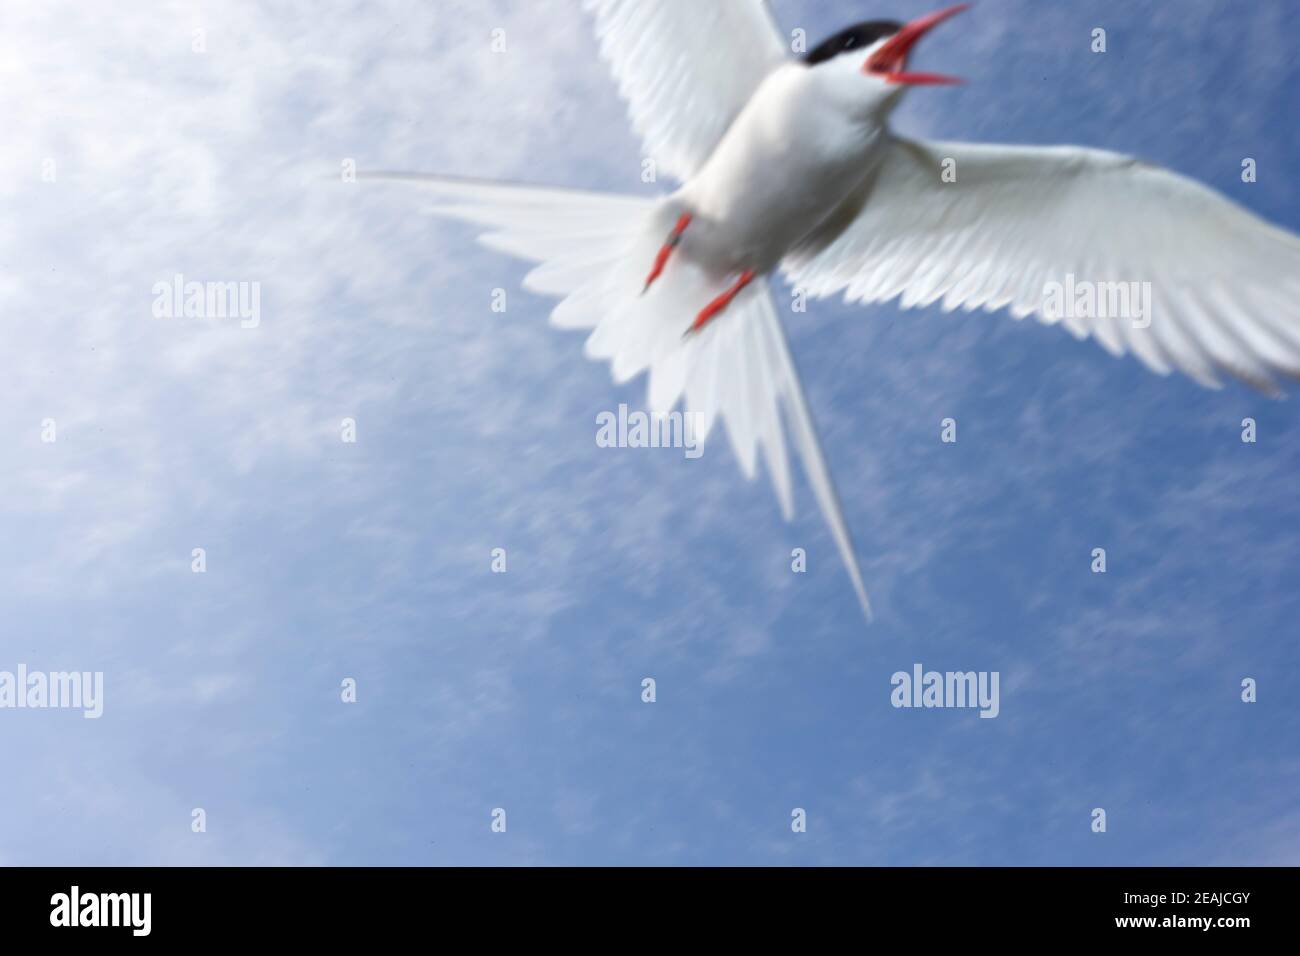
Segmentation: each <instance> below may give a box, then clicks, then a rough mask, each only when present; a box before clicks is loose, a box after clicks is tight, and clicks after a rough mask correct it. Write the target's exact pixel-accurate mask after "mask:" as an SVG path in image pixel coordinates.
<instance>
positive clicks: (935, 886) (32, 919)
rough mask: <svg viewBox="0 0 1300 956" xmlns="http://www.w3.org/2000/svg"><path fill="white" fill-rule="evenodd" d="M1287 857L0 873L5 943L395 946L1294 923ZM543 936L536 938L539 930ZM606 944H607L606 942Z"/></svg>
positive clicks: (1255, 928) (1139, 932) (1186, 934)
mask: <svg viewBox="0 0 1300 956" xmlns="http://www.w3.org/2000/svg"><path fill="white" fill-rule="evenodd" d="M1296 872H1297V871H1296V870H1295V869H1283V868H1279V869H1228V868H1191V869H982V870H981V869H789V870H769V869H723V868H718V869H678V870H667V869H660V870H639V869H616V870H595V869H563V870H561V869H551V870H529V869H504V870H488V869H161V868H157V869H90V868H87V869H76V868H49V869H16V868H13V869H6V870H0V889H2V892H0V919H2V920H3V925H4V927H5V933H6V937H7V939H9V940H14V941H16V940H20V939H31V938H33V937H38V938H40V939H41V940H43V941H49V942H56V941H58V939H59V937H64V938H65V939H70V938H72V937H75V941H76V942H77V943H78V944H90V945H95V944H97V943H99V942H101V941H102V942H108V941H109V940H110V939H117V940H119V941H127V940H130V941H132V942H134V941H135V940H161V941H165V942H173V943H174V942H191V941H193V942H203V943H213V942H242V941H246V940H254V939H256V940H259V941H261V940H268V939H271V940H274V939H278V938H286V939H293V940H295V941H297V942H302V941H316V940H319V941H320V942H323V943H335V944H337V943H339V942H341V941H348V940H356V941H358V942H376V941H383V940H386V939H390V938H391V939H392V940H393V941H394V942H398V941H401V940H402V939H403V938H406V937H409V935H410V934H411V933H412V932H413V931H418V930H420V929H427V928H438V929H441V930H442V931H444V932H445V931H451V930H455V929H465V928H473V929H474V930H475V931H476V932H485V933H489V934H490V935H491V936H492V937H493V938H497V937H499V936H501V935H503V934H504V935H507V936H508V935H510V934H512V933H514V932H517V931H529V932H534V933H540V932H541V931H542V929H543V928H548V929H547V930H546V932H547V933H550V932H556V933H558V932H561V929H562V931H563V934H564V935H566V936H573V935H577V936H582V935H587V934H590V935H594V934H595V933H596V932H597V927H600V928H601V929H600V932H601V933H607V932H608V931H609V930H610V929H613V930H622V931H625V932H626V933H627V934H629V938H631V937H635V936H636V935H637V934H639V933H648V934H650V935H652V936H656V937H659V938H663V939H668V938H669V937H667V936H664V935H663V934H665V933H672V934H673V938H680V937H678V936H677V934H678V932H679V931H680V932H683V933H685V932H689V933H691V934H692V935H694V934H697V933H704V932H705V931H709V934H710V935H712V933H715V932H725V933H726V934H727V935H729V936H731V935H734V936H738V937H745V936H747V935H753V936H754V937H756V938H758V939H763V938H765V937H767V936H769V935H770V934H772V933H782V934H786V933H788V934H793V935H794V936H795V937H796V938H799V937H800V936H801V935H804V934H806V935H807V937H808V938H812V937H816V936H821V935H822V934H827V933H829V934H832V935H833V934H838V933H842V932H850V933H852V934H853V935H854V936H855V937H857V938H865V939H873V938H878V934H879V933H882V932H887V931H900V930H906V931H907V932H908V933H915V934H919V935H918V936H917V940H918V941H924V943H926V944H929V943H932V942H934V941H937V940H946V939H954V940H956V939H965V940H967V941H968V942H972V943H974V942H976V941H978V940H980V939H984V940H988V939H999V940H1007V939H1010V940H1016V939H1024V940H1042V939H1051V940H1054V939H1061V940H1075V939H1095V938H1098V937H1105V938H1107V939H1114V940H1122V939H1124V938H1125V937H1129V938H1131V939H1132V940H1134V941H1137V942H1142V943H1151V942H1154V941H1159V942H1172V943H1175V944H1181V943H1183V942H1185V941H1189V940H1192V939H1205V940H1213V941H1214V942H1215V943H1216V944H1219V945H1226V946H1232V945H1234V943H1236V942H1240V941H1246V940H1259V939H1262V938H1272V937H1274V936H1279V935H1282V934H1285V935H1291V933H1290V932H1288V930H1289V929H1290V930H1293V929H1294V919H1295V915H1294V898H1295V888H1296V879H1295V878H1296ZM537 938H538V939H539V940H540V939H541V938H542V937H537ZM608 941H610V942H612V939H610V940H608Z"/></svg>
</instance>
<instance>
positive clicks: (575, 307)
mask: <svg viewBox="0 0 1300 956" xmlns="http://www.w3.org/2000/svg"><path fill="white" fill-rule="evenodd" d="M585 5H586V6H587V7H588V9H589V10H590V11H591V13H592V14H594V18H595V28H596V35H597V38H598V40H599V44H600V50H601V53H602V55H603V56H604V58H605V59H606V60H607V61H608V62H609V64H610V66H611V68H612V70H613V73H614V78H615V80H616V81H617V83H618V88H619V90H620V92H621V93H622V95H623V97H624V98H625V99H626V100H627V102H628V106H629V110H630V113H631V118H632V124H633V126H634V127H635V129H636V131H637V132H638V133H639V134H640V136H641V137H642V139H643V141H644V144H645V148H646V152H647V154H648V156H649V157H650V158H652V159H653V160H654V161H655V163H656V164H657V168H658V170H660V171H661V172H664V173H667V174H668V175H670V176H671V177H673V178H674V179H675V180H677V181H679V182H680V183H681V186H680V188H678V189H677V191H676V192H673V193H671V194H670V195H666V196H662V197H660V198H639V197H634V196H619V195H609V194H604V193H596V192H584V191H576V190H569V189H556V188H546V187H536V186H521V185H513V184H504V183H491V182H483V181H476V180H467V179H458V178H452V177H443V176H433V175H423V174H412V173H375V174H371V177H372V178H389V179H402V180H406V181H410V182H414V183H417V184H418V185H419V186H421V187H423V188H424V189H427V190H430V191H431V199H432V203H431V207H432V208H431V211H432V212H434V213H436V214H439V215H444V216H448V217H453V218H457V219H461V220H466V221H469V222H471V223H475V224H478V225H480V226H484V227H487V229H488V232H487V233H486V234H485V235H483V236H482V237H481V241H482V242H483V243H484V244H485V245H487V246H489V247H491V248H493V249H497V250H500V251H502V252H505V253H508V254H511V255H514V256H518V257H520V258H522V259H525V260H530V261H532V262H535V263H538V265H537V267H536V268H534V269H533V270H532V271H531V272H530V273H529V274H528V276H527V277H526V279H525V281H524V285H525V287H526V288H528V289H530V290H532V291H535V292H538V293H542V294H545V295H550V296H555V297H557V298H560V299H561V300H562V301H561V302H560V303H559V305H558V306H556V308H555V310H554V311H553V312H552V313H551V320H552V323H553V324H554V325H556V326H558V327H559V328H562V329H584V330H588V331H589V336H588V338H587V340H586V354H587V356H588V357H590V358H592V359H598V360H603V361H607V362H609V363H610V365H611V367H612V372H613V376H614V379H615V381H616V382H626V381H628V380H630V379H631V378H633V377H634V376H636V375H638V374H640V373H641V372H647V373H648V385H649V405H650V409H651V410H652V411H662V412H668V411H670V410H672V409H674V408H675V407H676V406H678V404H679V403H681V404H683V405H684V407H685V409H686V410H687V411H688V412H689V413H692V414H693V416H694V421H696V422H698V423H699V427H698V428H697V433H698V438H699V440H700V441H703V440H704V438H705V436H707V435H708V433H709V431H710V430H711V428H712V427H713V426H714V425H716V424H717V423H718V422H719V421H720V420H725V421H726V425H727V432H728V434H729V435H730V439H731V444H732V447H733V448H734V450H735V454H736V457H737V459H738V460H739V462H740V467H741V469H742V471H743V472H744V474H745V476H746V477H747V478H749V479H752V478H753V477H754V474H755V472H756V469H757V464H758V459H759V457H760V456H761V458H762V460H763V462H764V465H765V467H766V470H767V472H768V473H769V475H770V477H771V480H772V482H773V484H774V486H775V488H776V493H777V496H778V498H779V499H780V503H781V509H782V512H783V514H784V515H785V518H786V520H789V519H790V516H791V513H792V501H791V497H792V493H791V476H790V463H789V459H788V454H787V448H786V435H787V433H788V436H789V439H790V442H791V444H792V445H793V447H794V450H795V452H796V453H797V455H798V457H799V458H800V459H801V461H802V464H803V469H804V471H805V473H806V475H807V478H808V482H809V485H810V486H811V488H812V491H813V494H814V495H815V497H816V499H817V502H818V504H819V506H820V507H821V510H822V512H823V514H824V515H825V518H826V521H827V522H828V524H829V525H830V530H831V534H832V535H833V537H834V539H835V543H836V546H837V547H838V550H839V553H840V556H841V557H842V558H843V561H844V564H845V566H846V568H847V570H848V574H849V577H850V578H851V579H852V581H853V587H854V590H855V591H856V593H857V596H858V600H859V602H860V603H861V605H862V609H863V611H864V613H866V614H867V616H868V618H869V617H870V605H869V603H868V601H867V592H866V588H865V587H864V585H863V582H862V575H861V572H860V571H859V568H858V562H857V557H856V554H855V552H854V547H853V543H852V541H851V539H850V537H849V532H848V528H847V527H846V525H845V522H844V517H843V515H842V513H841V508H840V503H839V500H838V497H837V495H836V491H835V487H834V484H833V483H832V481H831V477H830V474H829V472H828V470H827V466H826V461H825V458H824V457H823V455H822V451H821V448H820V446H819V443H818V440H817V435H816V432H815V430H814V427H813V423H812V420H811V417H810V415H809V412H808V407H807V403H806V401H805V399H804V395H803V392H802V388H801V386H800V384H799V378H798V375H797V373H796V371H795V367H794V363H793V362H792V360H791V357H790V351H789V348H788V346H787V344H786V340H785V336H784V333H783V331H782V328H781V324H780V322H779V321H778V319H777V312H776V309H775V308H774V306H773V302H772V297H771V294H770V292H769V291H768V280H769V278H770V277H772V276H774V275H776V274H778V273H779V274H780V275H781V276H783V277H784V278H785V280H786V281H788V282H789V283H790V284H791V285H793V287H795V288H796V289H799V290H802V291H803V292H804V293H805V294H806V295H807V296H809V297H821V296H830V295H834V294H841V293H842V294H843V297H844V299H845V301H847V302H863V303H867V302H888V301H890V300H893V299H898V300H899V304H900V305H901V306H902V307H903V308H911V307H918V306H936V307H938V308H941V309H943V310H944V311H945V312H948V311H951V310H953V309H956V308H958V307H960V308H963V309H965V310H966V311H968V312H969V311H973V310H975V309H983V310H985V311H988V312H994V311H999V310H1006V311H1008V312H1009V313H1010V314H1011V315H1012V316H1014V317H1016V318H1024V317H1025V316H1027V315H1031V314H1034V315H1037V316H1038V317H1039V318H1040V319H1041V320H1042V321H1044V322H1049V323H1053V324H1059V325H1061V326H1063V327H1065V329H1066V330H1067V331H1069V332H1070V333H1071V334H1073V335H1074V336H1075V337H1076V338H1079V339H1084V338H1088V337H1092V338H1094V339H1096V340H1097V342H1099V343H1100V344H1101V345H1102V346H1103V347H1104V348H1106V349H1107V350H1108V351H1110V352H1112V353H1113V354H1115V355H1123V354H1125V353H1128V352H1131V353H1133V354H1134V355H1135V356H1137V358H1138V359H1139V360H1141V361H1142V362H1143V363H1145V364H1146V365H1147V366H1149V367H1150V368H1151V369H1153V370H1154V371H1156V372H1159V373H1160V374H1162V375H1167V374H1169V373H1170V372H1171V371H1173V370H1175V369H1178V370H1180V371H1182V372H1184V373H1186V374H1188V375H1190V376H1192V377H1193V378H1194V379H1195V380H1197V381H1198V382H1201V383H1203V384H1205V385H1207V386H1212V387H1217V386H1218V385H1219V376H1220V374H1221V373H1222V372H1227V373H1229V374H1232V375H1234V376H1237V377H1239V378H1241V379H1243V380H1244V381H1246V382H1249V383H1250V384H1252V385H1255V386H1257V387H1259V388H1262V389H1265V390H1269V391H1275V390H1276V388H1275V385H1274V378H1273V377H1274V374H1275V373H1281V374H1283V375H1290V376H1296V375H1297V374H1298V373H1300V321H1297V311H1300V307H1298V306H1297V302H1300V239H1297V237H1296V236H1294V235H1292V234H1290V233H1288V232H1285V231H1283V230H1282V229H1279V228H1277V227H1275V226H1272V225H1270V224H1268V223H1267V222H1265V221H1263V220H1262V219H1260V218H1258V217H1256V216H1255V215H1253V214H1251V213H1250V212H1248V211H1246V210H1245V209H1243V208H1241V207H1240V206H1237V205H1235V204H1234V203H1232V202H1230V201H1229V200H1227V199H1225V198H1224V197H1223V196H1220V195H1219V194H1217V193H1215V192H1213V191H1212V190H1210V189H1209V188H1207V187H1205V186H1202V185H1200V184H1199V183H1196V182H1194V181H1192V180H1190V179H1187V178H1185V177H1183V176H1180V175H1178V174H1176V173H1173V172H1170V171H1168V170H1165V169H1161V168H1158V167H1156V166H1152V165H1150V164H1148V163H1145V162H1142V161H1140V160H1137V159H1134V158H1132V157H1130V156H1123V155H1119V154H1117V153H1111V152H1103V151H1100V150H1096V149H1087V148H1083V147H1076V146H1060V147H1050V148H1045V147H1026V146H996V145H976V144H970V143H955V142H924V141H920V140H915V139H907V138H905V137H902V136H898V135H896V134H895V133H893V132H891V130H890V128H889V116H890V113H891V112H892V111H893V109H894V108H895V107H896V106H897V105H898V103H899V100H900V98H901V97H902V94H903V92H904V91H905V90H907V88H908V87H910V86H928V85H942V84H947V83H954V82H959V81H957V80H955V79H954V78H952V77H948V76H944V75H941V74H935V73H923V72H912V71H909V69H908V57H909V54H910V53H911V51H912V50H913V48H914V46H915V44H916V43H917V41H918V40H920V39H921V37H923V36H924V35H925V34H926V33H927V32H929V31H930V30H931V29H933V28H934V27H936V26H938V25H939V24H940V23H942V22H944V21H946V20H948V19H949V18H951V17H953V16H955V15H956V14H958V13H960V12H962V11H963V10H965V9H966V8H967V6H968V5H967V4H962V5H960V6H955V7H950V8H948V9H945V10H941V11H939V12H937V13H933V14H930V15H929V16H925V17H921V18H920V19H918V20H913V21H912V22H910V23H898V22H894V21H888V20H871V21H868V22H864V23H859V24H856V25H854V26H851V27H849V28H847V29H845V30H842V31H840V32H839V33H837V34H835V35H834V36H832V37H830V38H829V39H828V40H826V41H825V42H824V43H821V44H820V45H818V46H816V47H815V48H814V49H812V51H811V52H808V53H807V54H806V55H803V56H801V57H797V56H794V55H792V54H791V52H790V50H789V49H788V48H787V45H786V43H785V42H784V40H783V38H782V34H781V33H780V31H779V30H778V29H777V28H776V25H775V22H774V20H773V19H772V16H771V12H770V10H769V9H768V7H767V4H766V2H765V0H585ZM945 169H950V170H951V171H952V173H954V174H955V175H949V176H947V177H945V175H944V171H945ZM1135 280H1142V281H1143V282H1144V283H1149V285H1150V289H1151V301H1150V303H1149V306H1150V311H1149V314H1148V315H1146V316H1145V318H1144V319H1143V320H1141V321H1139V320H1135V318H1134V317H1133V316H1131V315H1129V316H1122V315H1117V314H1106V312H1107V310H1105V309H1093V310H1091V312H1092V313H1094V314H1089V313H1090V310H1089V309H1087V308H1084V309H1075V308H1069V307H1067V308H1064V309H1063V308H1061V307H1060V305H1061V303H1060V300H1059V297H1057V299H1056V300H1055V305H1054V304H1053V301H1054V300H1053V296H1052V295H1049V294H1048V292H1047V290H1048V289H1049V288H1053V287H1055V288H1060V287H1061V286H1062V285H1064V284H1065V283H1067V282H1068V283H1069V284H1070V287H1074V286H1076V285H1079V284H1088V283H1091V284H1094V285H1095V286H1098V287H1102V288H1105V287H1107V286H1113V285H1114V284H1116V283H1130V282H1133V281H1135ZM1103 283H1105V284H1106V286H1102V285H1101V284H1103Z"/></svg>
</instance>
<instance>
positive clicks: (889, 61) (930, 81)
mask: <svg viewBox="0 0 1300 956" xmlns="http://www.w3.org/2000/svg"><path fill="white" fill-rule="evenodd" d="M969 7H970V4H969V3H959V4H957V5H956V6H955V7H948V9H946V10H939V11H938V12H936V13H931V14H929V15H928V16H924V17H921V18H920V19H919V20H913V21H912V22H911V23H908V24H905V25H904V26H903V28H902V29H901V30H899V31H898V32H897V33H895V34H894V35H893V36H892V37H890V38H889V39H888V40H886V41H885V44H884V46H882V47H881V48H880V49H879V50H877V51H876V52H875V53H873V54H871V56H869V57H868V58H867V62H866V63H865V64H864V65H863V67H862V71H863V72H864V73H872V74H875V75H876V76H880V77H883V78H884V79H885V81H886V82H888V83H910V84H912V85H915V86H936V85H939V86H942V85H951V84H954V83H961V82H963V81H962V79H961V78H960V77H956V76H944V75H943V74H942V73H908V72H906V67H907V54H908V53H909V52H911V49H912V47H913V46H915V45H916V41H917V40H919V39H921V37H923V36H925V35H926V34H927V33H929V32H930V31H931V30H933V29H934V28H935V27H937V26H938V25H939V24H941V23H943V21H944V20H947V19H949V18H950V17H955V16H956V15H957V14H959V13H961V12H962V11H963V10H966V9H969Z"/></svg>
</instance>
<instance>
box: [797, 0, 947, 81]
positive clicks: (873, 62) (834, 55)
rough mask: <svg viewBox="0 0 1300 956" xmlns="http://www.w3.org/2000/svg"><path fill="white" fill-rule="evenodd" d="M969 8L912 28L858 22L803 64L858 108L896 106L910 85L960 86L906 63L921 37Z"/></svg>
mask: <svg viewBox="0 0 1300 956" xmlns="http://www.w3.org/2000/svg"><path fill="white" fill-rule="evenodd" d="M969 7H970V4H969V3H960V4H958V5H956V6H953V7H948V8H947V9H944V10H938V11H936V12H934V13H931V14H928V15H926V16H924V17H920V18H918V19H916V20H912V21H911V22H909V23H899V22H898V21H896V20H867V21H865V22H863V23H855V24H854V25H853V26H851V27H848V28H846V29H844V30H841V31H840V32H839V33H837V34H835V35H834V36H832V37H831V38H829V39H828V40H825V41H824V42H822V43H820V44H818V45H817V46H816V47H815V48H814V49H813V50H812V51H811V52H809V53H808V55H807V56H805V57H804V60H803V61H804V63H806V64H807V65H808V66H809V67H811V68H812V69H814V70H816V71H818V74H819V75H821V76H823V77H824V78H825V79H826V81H827V83H828V84H830V85H832V86H833V87H835V89H836V91H837V92H838V93H839V94H840V95H841V96H843V97H846V98H848V99H850V100H851V101H852V102H854V103H857V104H859V105H862V104H871V103H892V102H893V101H895V100H896V99H897V96H898V94H899V93H901V92H902V91H903V90H904V89H906V88H907V87H908V86H936V85H949V84H954V83H961V82H962V81H961V79H959V78H958V77H955V76H945V75H944V74H942V73H914V72H909V71H908V69H907V58H908V55H909V54H910V53H911V52H912V48H913V47H914V46H915V45H916V43H917V41H918V40H920V39H921V37H923V36H925V35H926V34H927V33H929V32H930V31H931V30H933V29H934V28H935V27H937V26H938V25H939V24H940V23H943V21H945V20H947V19H949V18H950V17H955V16H956V15H957V14H959V13H961V12H962V11H963V10H966V9H967V8H969Z"/></svg>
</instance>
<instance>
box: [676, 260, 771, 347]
mask: <svg viewBox="0 0 1300 956" xmlns="http://www.w3.org/2000/svg"><path fill="white" fill-rule="evenodd" d="M753 281H754V272H753V270H752V269H746V270H745V271H744V272H742V273H741V274H740V278H739V279H737V280H736V284H735V285H733V286H732V287H731V288H730V289H728V290H727V291H726V292H724V293H722V295H720V296H718V297H717V298H716V299H714V300H713V301H712V302H710V303H709V304H708V305H706V306H705V307H704V311H703V312H701V313H700V314H699V315H697V316H696V317H695V321H694V322H692V323H691V327H690V328H689V329H687V330H686V333H685V334H684V335H683V336H682V338H686V337H687V336H689V335H694V334H695V333H696V332H698V331H700V329H702V328H704V327H705V326H706V325H708V324H709V322H711V321H712V320H713V318H714V317H715V316H716V315H717V314H718V313H719V312H721V311H722V310H723V309H725V308H726V307H727V306H729V305H731V303H732V300H733V299H735V298H736V296H738V295H740V291H741V290H742V289H743V288H745V286H747V285H749V284H750V283H751V282H753Z"/></svg>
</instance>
